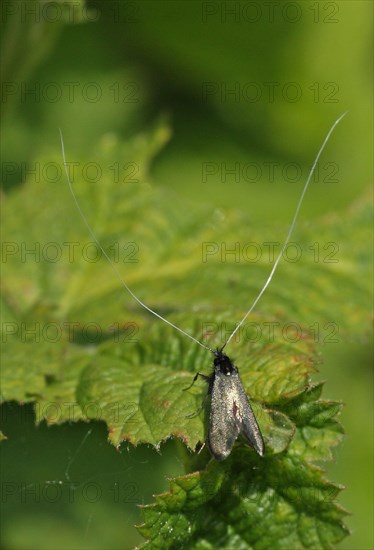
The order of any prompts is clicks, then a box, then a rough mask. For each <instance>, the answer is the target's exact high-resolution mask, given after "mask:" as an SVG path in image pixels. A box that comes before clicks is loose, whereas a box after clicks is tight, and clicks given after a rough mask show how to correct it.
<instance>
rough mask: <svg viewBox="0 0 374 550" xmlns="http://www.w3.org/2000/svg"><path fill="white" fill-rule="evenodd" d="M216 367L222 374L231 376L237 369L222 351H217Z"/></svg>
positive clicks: (215, 357)
mask: <svg viewBox="0 0 374 550" xmlns="http://www.w3.org/2000/svg"><path fill="white" fill-rule="evenodd" d="M214 366H215V367H218V368H219V371H220V372H221V373H222V374H226V375H230V374H232V373H233V372H234V370H235V367H234V365H233V364H232V362H231V359H230V358H229V357H227V355H225V354H224V353H222V351H216V352H215V354H214Z"/></svg>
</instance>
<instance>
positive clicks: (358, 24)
mask: <svg viewBox="0 0 374 550" xmlns="http://www.w3.org/2000/svg"><path fill="white" fill-rule="evenodd" d="M371 21H372V3H371V2H367V1H363V2H361V1H358V0H355V1H344V2H314V1H313V2H308V1H303V2H299V3H276V2H275V3H274V4H266V5H265V4H261V3H257V2H218V1H213V2H200V1H188V2H185V1H177V2H172V1H159V0H150V1H140V2H127V1H123V2H116V1H113V2H112V1H107V2H105V1H102V2H100V1H95V2H87V3H86V4H84V3H83V2H73V3H68V2H61V3H59V2H52V3H49V2H41V3H38V2H31V1H28V2H22V1H21V2H3V5H2V28H1V31H2V103H1V107H2V117H3V128H2V140H1V141H2V143H1V147H2V161H3V171H2V176H3V177H2V185H3V189H4V193H6V194H7V193H12V192H14V190H15V189H16V188H17V186H20V185H22V184H23V182H24V180H25V168H26V167H30V166H32V163H33V162H34V159H35V158H36V157H37V156H38V154H39V153H40V151H48V149H49V148H53V149H55V150H56V149H57V150H58V148H59V136H58V128H59V127H61V128H62V130H63V133H64V139H65V145H66V147H67V149H68V150H69V151H73V152H75V154H76V155H78V154H79V155H80V154H84V155H87V154H89V152H90V150H91V149H92V148H93V147H94V145H95V144H96V143H97V141H98V140H99V139H100V137H101V136H102V135H103V134H105V133H116V134H118V135H119V136H120V137H121V138H123V139H128V138H131V136H133V135H134V134H136V133H138V132H141V131H143V130H146V129H147V128H149V127H150V126H151V125H152V124H153V123H154V121H155V120H156V119H157V118H158V117H159V116H160V115H163V116H167V117H168V118H169V120H170V126H171V128H172V137H171V140H170V141H169V143H168V144H167V145H166V147H165V148H164V149H163V151H162V152H161V153H160V154H159V155H158V157H157V159H156V161H155V162H154V164H153V166H152V175H153V179H154V182H155V185H156V186H164V187H168V188H169V189H170V190H172V191H173V193H175V194H176V195H178V196H179V197H180V198H181V200H185V201H186V204H189V205H193V204H194V203H196V204H202V203H210V204H214V205H215V207H217V208H218V207H229V208H240V209H243V210H244V211H245V212H246V213H247V214H248V215H249V216H250V217H251V219H252V220H253V221H254V223H256V225H258V227H260V228H261V227H264V231H267V233H266V234H267V235H269V234H271V229H269V228H271V227H272V225H271V224H272V223H274V220H276V222H277V223H284V224H286V223H288V222H290V220H291V219H292V215H293V212H294V208H295V204H296V202H297V199H298V196H299V193H300V190H301V186H302V184H303V182H304V181H305V177H300V178H298V179H297V180H296V181H292V177H291V176H290V175H289V174H290V172H286V167H287V166H288V163H295V164H296V165H297V166H299V167H301V168H302V173H303V175H305V174H306V172H307V170H308V168H309V167H310V165H311V162H312V161H313V159H314V156H315V154H316V152H317V149H318V147H319V145H320V144H321V141H322V139H323V138H324V136H325V134H326V132H327V130H328V128H329V127H330V125H331V124H332V122H333V121H334V120H335V119H336V118H337V117H338V116H339V115H340V114H341V113H342V112H344V111H346V110H348V111H349V113H348V116H347V117H346V118H345V119H344V121H343V122H342V123H341V125H340V126H339V127H338V129H337V131H336V132H335V133H334V135H333V138H332V140H331V141H330V143H329V145H328V147H327V149H326V152H325V154H324V159H323V160H322V161H321V169H320V172H319V175H318V178H317V181H316V184H315V185H314V187H313V189H312V192H310V193H309V194H308V196H307V200H306V201H305V203H304V205H303V209H302V218H303V220H304V221H305V220H306V221H308V222H309V223H310V224H312V226H313V225H314V224H316V229H317V226H318V225H317V224H318V218H319V217H320V216H322V215H325V216H333V215H335V214H339V212H343V211H344V210H345V209H346V208H347V207H348V206H349V205H350V204H351V203H353V202H354V201H355V200H357V199H358V198H359V197H360V196H361V195H362V193H364V192H365V191H366V189H367V188H368V186H369V185H370V183H371V177H372V174H371V169H372V162H371V159H372V146H373V144H372V88H371V85H372V68H371V51H372V49H371V48H372V26H371V25H372V23H371ZM27 90H28V91H27ZM32 90H33V91H32ZM70 160H74V159H70ZM328 162H330V163H334V165H333V167H335V168H336V167H337V168H338V172H337V173H334V176H333V177H332V178H331V177H330V176H331V172H330V169H331V165H330V166H328ZM204 163H210V164H209V166H210V167H211V168H212V167H213V168H214V170H213V171H214V172H215V173H214V174H208V175H207V176H206V177H204V172H203V171H204V166H206V165H205V164H204ZM248 166H249V167H250V169H249V170H248V171H246V168H247V167H248ZM269 166H272V167H273V168H274V173H273V174H272V173H270V171H269V170H270V169H269ZM233 167H234V168H235V169H238V170H239V172H236V173H234V174H233V173H229V172H227V173H225V169H227V170H230V169H232V168H233ZM291 174H292V173H291ZM46 208H48V205H46ZM35 223H37V220H36V221H35ZM332 240H333V239H332ZM295 268H297V265H296V266H295ZM357 277H360V273H357ZM119 292H121V291H120V290H119ZM342 293H344V289H342ZM342 299H344V297H342ZM338 321H339V320H337V322H338ZM367 328H368V327H362V333H363V334H367ZM321 352H322V356H323V361H324V363H323V365H322V366H321V367H320V371H321V372H320V375H319V378H320V379H326V380H327V387H326V389H325V396H326V397H327V396H328V397H330V398H333V399H338V400H343V401H344V402H345V403H346V408H345V410H344V412H343V414H342V423H343V425H344V426H345V428H346V432H347V437H346V441H345V443H344V444H343V445H342V446H341V447H340V448H339V449H338V450H337V452H336V463H334V464H332V465H328V474H329V476H330V477H331V478H332V479H333V480H335V481H337V482H339V483H342V484H344V485H345V486H346V487H347V488H346V490H345V491H344V492H343V494H342V496H341V498H340V502H341V503H342V505H344V506H345V507H346V508H347V509H348V510H349V511H351V512H352V514H353V515H352V517H350V518H348V520H347V523H348V525H349V526H350V528H351V529H352V536H351V537H349V538H347V539H346V540H345V541H343V543H342V544H341V545H340V548H346V549H372V548H373V547H374V540H373V531H372V517H373V500H372V494H373V493H372V489H373V484H372V466H373V464H372V451H373V449H372V443H373V441H372V433H373V432H372V428H373V426H372V408H373V403H372V392H371V388H372V370H371V368H372V357H371V347H370V346H369V345H368V343H367V340H366V338H365V337H363V339H362V340H360V341H357V338H354V339H352V341H349V342H348V341H344V342H343V341H340V342H339V343H336V344H330V345H328V344H327V345H325V346H324V347H323V349H321ZM2 408H3V413H4V414H3V430H4V432H5V433H6V434H8V435H9V440H8V441H5V443H4V444H3V449H2V465H3V468H2V482H3V498H2V506H3V528H2V547H3V548H7V549H23V548H51V549H52V548H113V549H114V548H124V547H125V548H131V547H133V546H134V545H135V544H136V543H139V542H140V541H141V540H142V539H141V537H140V536H139V535H138V534H137V532H136V530H135V529H134V527H133V525H134V524H136V523H139V522H140V515H139V512H138V509H137V507H136V505H137V504H141V503H149V502H151V495H152V494H154V493H157V492H160V491H163V490H166V489H167V487H168V483H167V481H166V479H165V476H166V475H168V476H171V475H174V474H177V473H178V472H182V471H183V470H182V465H181V464H180V462H179V460H178V457H176V453H175V447H174V446H173V443H172V442H169V443H167V444H166V445H164V446H162V455H159V454H157V453H156V452H155V451H154V450H152V449H148V448H137V449H133V448H131V447H129V448H125V447H126V446H123V447H122V449H121V453H118V452H117V451H116V450H115V449H114V448H113V447H111V446H110V445H109V444H108V443H106V432H105V426H104V424H100V423H95V424H92V425H91V424H84V423H79V424H77V425H63V426H54V427H50V428H47V427H45V426H44V425H43V424H42V425H41V426H40V427H39V428H35V427H34V425H33V413H32V409H31V407H30V406H29V405H28V406H20V405H19V404H16V403H11V404H6V405H3V407H2ZM87 457H89V460H87ZM72 482H74V483H76V485H75V486H74V487H72V485H71V484H72ZM98 488H99V489H98ZM98 490H100V494H98V493H97V491H98ZM124 541H126V542H124Z"/></svg>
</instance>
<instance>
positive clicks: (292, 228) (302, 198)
mask: <svg viewBox="0 0 374 550" xmlns="http://www.w3.org/2000/svg"><path fill="white" fill-rule="evenodd" d="M346 114H347V111H346V112H345V113H343V114H342V115H340V117H339V118H338V119H337V120H336V121H335V122H334V124H333V125H332V126H331V128H330V130H329V131H328V134H327V136H326V137H325V139H324V142H323V143H322V145H321V147H320V148H319V151H318V153H317V156H316V158H315V161H314V162H313V166H312V168H311V169H310V172H309V175H308V178H307V180H306V183H305V185H304V189H303V192H302V193H301V197H300V199H299V202H298V205H297V207H296V211H295V215H294V217H293V220H292V223H291V227H290V228H289V230H288V234H287V237H286V240H285V241H284V244H283V246H282V249H281V251H280V252H279V254H278V257H277V259H276V260H275V263H274V265H273V269H272V270H271V272H270V275H269V277H268V280H267V281H266V283H265V284H264V286H263V287H262V290H261V292H260V293H259V295H258V296H257V298H256V299H255V301H254V302H253V304H252V305H251V307H250V308H249V310H248V311H247V313H246V314H245V315H244V317H243V319H242V320H241V321H240V323H238V324H237V325H236V327H235V328H234V330H233V331H232V333H231V334H230V336H229V337H228V338H227V340H226V342H225V343H224V344H223V346H222V348H221V351H222V350H223V349H224V348H225V347H226V346H227V344H228V343H229V342H230V340H231V338H232V337H233V336H234V335H235V334H236V332H237V331H238V330H239V329H240V327H241V326H242V324H243V323H244V321H245V320H246V319H247V317H248V315H250V313H251V312H252V311H253V309H254V307H255V306H256V304H257V302H258V301H259V299H260V298H261V296H262V295H263V293H264V292H265V290H266V289H267V287H268V286H269V284H270V281H271V280H272V278H273V275H274V272H275V270H276V269H277V266H278V263H279V261H280V259H281V257H282V254H283V252H284V250H285V248H286V246H287V244H288V243H289V240H290V238H291V235H292V232H293V230H294V227H295V223H296V220H297V216H298V215H299V211H300V207H301V204H302V202H303V200H304V195H305V193H306V190H307V189H308V186H309V182H310V180H311V178H312V175H313V172H314V170H315V168H316V165H317V162H318V161H319V157H320V156H321V154H322V151H323V150H324V148H325V146H326V143H327V142H328V140H329V139H330V136H331V134H332V133H333V131H334V129H335V127H336V126H337V125H338V124H339V122H340V121H341V119H342V118H343V117H344V116H345V115H346Z"/></svg>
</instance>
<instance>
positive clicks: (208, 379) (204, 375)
mask: <svg viewBox="0 0 374 550" xmlns="http://www.w3.org/2000/svg"><path fill="white" fill-rule="evenodd" d="M199 376H201V378H203V379H204V380H205V381H206V382H209V381H210V376H207V375H206V374H201V372H197V373H196V374H195V376H194V378H193V380H192V383H191V384H190V385H189V386H188V388H183V391H187V390H189V389H190V388H192V386H193V385H194V383H195V382H196V380H197V379H198V377H199Z"/></svg>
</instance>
